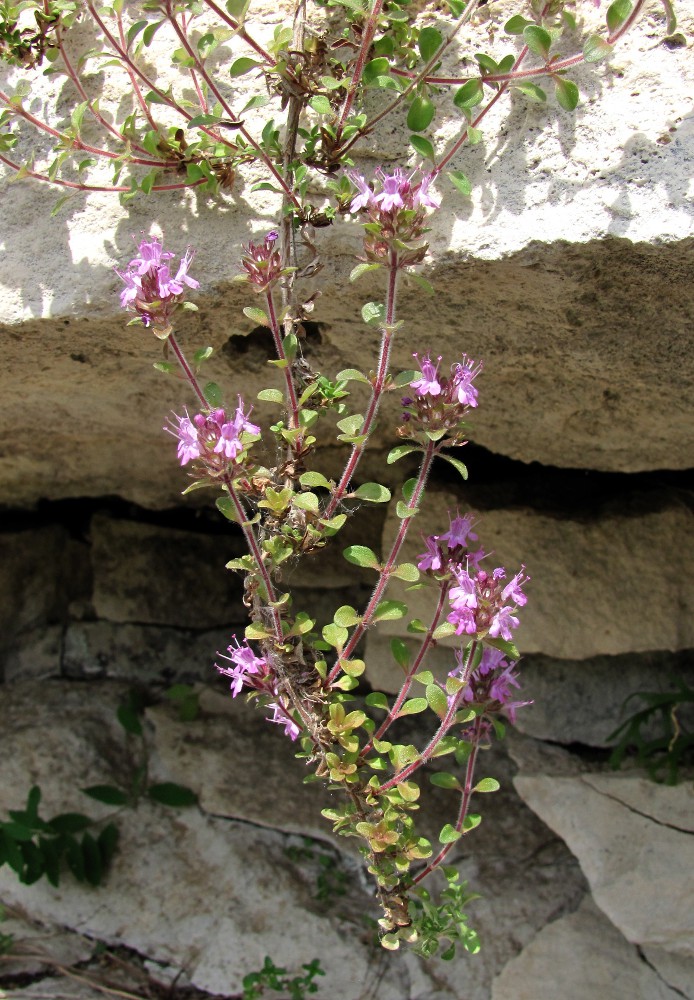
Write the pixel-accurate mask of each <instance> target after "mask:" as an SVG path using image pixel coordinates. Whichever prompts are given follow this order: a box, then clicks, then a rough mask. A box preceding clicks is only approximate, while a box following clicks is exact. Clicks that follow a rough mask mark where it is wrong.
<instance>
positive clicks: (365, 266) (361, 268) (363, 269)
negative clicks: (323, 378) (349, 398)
mask: <svg viewBox="0 0 694 1000" xmlns="http://www.w3.org/2000/svg"><path fill="white" fill-rule="evenodd" d="M380 267H381V265H380V264H370V263H369V262H368V261H363V262H362V263H361V264H357V266H356V267H354V268H352V271H351V273H350V276H349V280H350V281H356V280H357V278H360V277H361V276H362V274H366V273H367V272H368V271H378V270H379V269H380ZM347 371H354V369H353V368H348V369H347ZM360 374H361V373H360ZM337 379H338V381H339V380H340V376H339V375H338V376H337Z"/></svg>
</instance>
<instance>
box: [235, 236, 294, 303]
mask: <svg viewBox="0 0 694 1000" xmlns="http://www.w3.org/2000/svg"><path fill="white" fill-rule="evenodd" d="M279 237H280V234H279V233H278V232H277V230H276V229H273V230H271V231H270V232H269V233H268V234H267V236H266V237H265V239H264V240H263V242H262V243H251V242H249V243H248V246H245V247H243V248H242V249H243V255H242V256H241V265H242V267H243V269H244V271H245V272H246V273H245V274H242V275H239V279H240V280H244V281H246V282H248V284H249V285H251V286H252V287H253V290H254V291H256V292H266V291H267V290H268V289H270V288H272V286H273V285H274V284H276V282H277V281H278V279H279V278H281V277H282V275H283V274H284V273H286V272H285V271H283V269H282V255H281V253H280V251H279V247H278V240H279Z"/></svg>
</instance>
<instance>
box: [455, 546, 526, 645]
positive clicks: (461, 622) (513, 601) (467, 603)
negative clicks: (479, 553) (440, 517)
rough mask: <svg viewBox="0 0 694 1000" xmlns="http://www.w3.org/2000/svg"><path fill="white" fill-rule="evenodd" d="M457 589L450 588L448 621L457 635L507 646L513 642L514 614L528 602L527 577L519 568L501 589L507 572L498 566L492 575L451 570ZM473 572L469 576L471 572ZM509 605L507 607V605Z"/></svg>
mask: <svg viewBox="0 0 694 1000" xmlns="http://www.w3.org/2000/svg"><path fill="white" fill-rule="evenodd" d="M451 570H452V573H453V577H454V579H455V580H456V586H454V587H451V590H450V601H451V612H450V614H449V615H448V621H449V622H451V624H452V625H455V632H456V635H475V636H478V637H480V638H481V637H483V636H485V635H489V636H491V638H492V639H498V638H502V639H505V640H506V641H507V642H508V641H510V640H511V639H512V634H511V633H512V629H515V628H516V627H517V626H518V619H517V618H516V616H515V615H514V614H513V612H514V611H516V610H517V609H518V607H519V606H521V607H522V605H524V604H525V603H526V601H527V597H526V596H525V594H524V593H523V589H522V588H523V585H524V584H525V583H527V581H528V579H529V577H528V576H527V575H525V574H524V572H523V571H524V570H525V566H521V568H520V571H519V572H518V573H516V575H515V576H514V577H513V579H512V580H511V581H510V582H509V583H507V584H506V586H505V587H504V586H503V584H502V581H503V580H504V579H505V577H506V570H505V569H503V567H501V566H498V567H497V568H496V569H495V570H493V571H492V573H491V574H490V573H487V571H486V570H484V569H480V568H479V567H478V566H475V565H474V564H473V562H472V561H471V562H470V564H469V565H468V566H467V567H464V566H462V565H456V566H452V567H451ZM470 570H472V572H470ZM507 602H508V603H507Z"/></svg>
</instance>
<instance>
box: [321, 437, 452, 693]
mask: <svg viewBox="0 0 694 1000" xmlns="http://www.w3.org/2000/svg"><path fill="white" fill-rule="evenodd" d="M435 455H436V444H435V443H434V442H433V441H429V443H428V445H427V447H426V451H425V452H424V456H423V458H422V464H421V465H420V467H419V474H418V476H417V481H416V483H415V487H414V490H413V491H412V496H411V497H410V500H409V502H408V504H407V508H408V510H416V509H417V506H418V504H419V501H420V500H421V498H422V494H423V493H424V487H425V486H426V481H427V478H428V476H429V472H430V470H431V464H432V462H433V461H434V456H435ZM411 521H412V517H404V518H402V520H401V522H400V527H399V528H398V533H397V535H396V536H395V541H394V542H393V544H392V546H391V549H390V553H389V554H388V558H387V559H386V562H385V565H384V567H383V569H382V570H381V571H380V578H379V581H378V583H377V584H376V586H375V588H374V591H373V593H372V595H371V598H370V600H369V603H368V604H367V606H366V610H365V612H364V616H363V618H362V620H361V621H360V622H359V624H358V625H357V626H356V628H355V629H354V632H352V635H351V637H350V639H349V642H348V643H347V645H346V646H345V648H344V649H343V651H342V654H341V656H340V658H339V660H338V661H337V663H336V664H335V666H334V667H333V669H332V670H331V671H330V673H329V674H328V681H329V682H330V681H334V680H335V678H336V677H337V675H338V674H339V673H340V670H341V669H342V668H341V663H342V662H343V661H344V660H348V659H349V658H350V656H351V655H352V653H353V652H354V650H355V649H356V647H357V644H358V643H359V641H360V639H361V637H362V636H363V635H364V633H365V632H366V630H367V628H368V627H369V625H370V624H371V619H372V618H373V616H374V612H375V611H376V608H377V606H378V604H379V602H380V600H381V598H382V597H383V594H384V593H385V590H386V587H387V586H388V583H389V581H390V575H391V573H392V571H393V569H394V568H395V564H396V562H397V559H398V556H399V554H400V549H401V548H402V546H403V544H404V542H405V539H406V538H407V532H408V531H409V528H410V523H411Z"/></svg>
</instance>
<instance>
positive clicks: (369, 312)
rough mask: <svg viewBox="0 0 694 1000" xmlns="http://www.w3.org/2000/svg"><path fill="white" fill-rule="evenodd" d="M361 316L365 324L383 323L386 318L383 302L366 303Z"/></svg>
mask: <svg viewBox="0 0 694 1000" xmlns="http://www.w3.org/2000/svg"><path fill="white" fill-rule="evenodd" d="M361 316H362V319H363V320H364V322H365V323H369V324H370V325H373V324H375V323H383V322H385V318H386V307H385V306H384V305H383V303H382V302H366V303H365V304H364V305H363V306H362V309H361Z"/></svg>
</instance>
